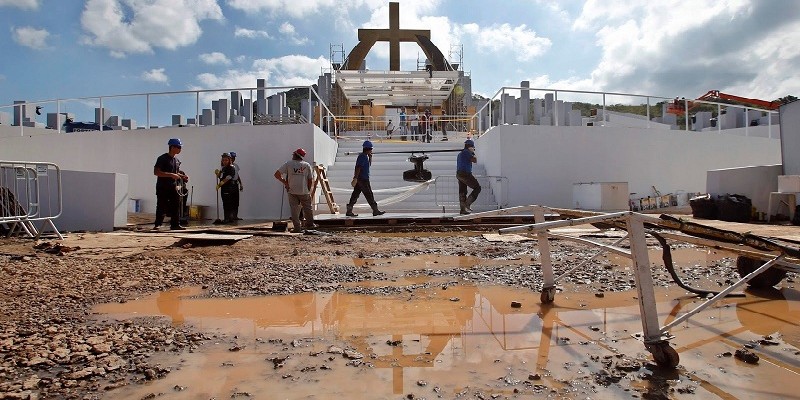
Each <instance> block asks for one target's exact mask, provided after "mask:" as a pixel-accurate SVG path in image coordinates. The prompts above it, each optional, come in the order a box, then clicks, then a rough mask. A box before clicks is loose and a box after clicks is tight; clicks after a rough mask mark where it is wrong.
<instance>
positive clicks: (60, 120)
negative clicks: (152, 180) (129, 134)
mask: <svg viewBox="0 0 800 400" xmlns="http://www.w3.org/2000/svg"><path fill="white" fill-rule="evenodd" d="M297 88H306V89H307V90H308V99H307V101H309V102H311V101H312V99H316V100H317V104H318V105H319V107H320V112H319V119H318V120H317V121H314V113H315V109H314V108H312V107H308V115H307V116H306V115H303V116H302V117H303V118H297V120H298V121H302V120H305V121H314V122H316V123H318V126H320V127H322V126H329V127H331V126H332V125H333V123H331V122H330V121H331V120H334V121H335V119H336V116H335V115H334V114H333V113H332V112H331V110H330V109H329V108H328V106H327V105H326V104H325V102H324V101H322V98H321V97H320V96H319V94H318V93H317V91H316V90H315V89H314V88H313V87H312V86H269V87H245V88H224V89H200V90H183V91H169V92H151V93H131V94H117V95H105V96H90V97H74V98H63V99H49V100H39V101H31V102H21V103H17V104H10V105H0V111H3V110H5V109H10V110H11V111H12V115H14V116H15V117H16V119H17V121H18V122H19V124H18V125H17V126H18V127H19V131H20V136H25V123H24V121H23V120H24V119H25V118H26V117H27V109H29V108H30V109H37V113H38V109H41V108H42V107H43V106H45V105H50V104H55V111H56V113H55V114H56V115H57V117H56V122H57V123H56V125H57V126H55V127H49V128H51V129H53V130H54V131H56V132H57V133H62V132H63V130H62V127H63V126H64V125H65V123H64V119H65V118H66V112H63V111H62V105H63V104H65V103H66V102H80V103H88V102H96V103H95V104H96V105H97V106H98V107H97V108H99V109H100V110H104V102H106V101H107V100H109V99H131V98H134V99H136V98H140V99H143V100H144V103H145V108H146V125H145V127H144V128H145V129H150V128H151V127H152V126H153V125H152V111H153V110H152V103H153V100H154V98H158V97H161V96H163V97H170V96H175V95H181V94H191V95H193V96H194V108H195V114H194V118H195V123H194V124H192V126H201V125H200V117H201V116H202V112H201V110H202V108H201V106H200V96H201V95H202V94H205V93H214V92H249V95H250V97H249V99H251V100H252V99H255V97H253V94H254V91H256V92H257V91H270V92H273V91H281V90H290V89H297ZM251 106H252V104H251ZM207 108H211V107H210V106H209V107H207ZM23 110H26V112H25V113H23ZM323 110H324V111H323ZM95 113H96V114H97V111H95ZM162 113H164V114H165V115H167V114H170V113H169V112H166V110H162ZM100 114H103V115H101V118H100V119H101V121H95V123H96V124H97V125H98V129H97V130H99V131H103V130H105V129H106V128H104V127H103V125H104V124H105V123H106V118H108V117H110V116H108V115H104V112H102V111H101V112H100ZM173 115H176V114H174V113H173ZM248 115H250V118H249V120H247V121H245V122H247V123H249V124H251V125H252V124H253V123H254V120H255V115H256V113H255V112H252V110H251V111H250V112H249V113H248ZM323 119H325V120H327V121H326V122H328V123H327V124H323ZM327 133H328V134H329V135H331V129H328V132H327Z"/></svg>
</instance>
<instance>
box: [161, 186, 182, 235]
mask: <svg viewBox="0 0 800 400" xmlns="http://www.w3.org/2000/svg"><path fill="white" fill-rule="evenodd" d="M179 203H180V196H179V195H178V190H177V189H176V188H175V186H169V187H160V188H159V187H157V188H156V222H155V225H156V226H160V225H161V224H163V223H164V216H165V215H166V216H169V223H170V225H171V226H172V227H173V228H174V227H177V226H179V225H180V221H178V209H179Z"/></svg>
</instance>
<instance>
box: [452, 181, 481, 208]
mask: <svg viewBox="0 0 800 400" xmlns="http://www.w3.org/2000/svg"><path fill="white" fill-rule="evenodd" d="M456 179H458V204H459V205H460V206H461V211H464V209H465V208H468V207H469V206H470V205H472V203H474V202H475V200H476V199H477V198H478V195H479V194H480V193H481V184H480V183H478V180H477V179H475V175H472V172H463V171H458V172H456ZM467 187H469V188H471V189H472V193H470V194H469V196H467Z"/></svg>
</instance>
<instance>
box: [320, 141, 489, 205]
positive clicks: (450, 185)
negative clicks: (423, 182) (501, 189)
mask: <svg viewBox="0 0 800 400" xmlns="http://www.w3.org/2000/svg"><path fill="white" fill-rule="evenodd" d="M448 136H450V135H449V134H448ZM464 136H465V135H464ZM464 136H462V137H461V138H458V139H457V140H452V141H448V142H435V143H421V142H401V141H379V140H372V142H373V146H374V151H373V157H372V165H371V167H370V184H371V186H372V189H373V190H378V191H379V190H381V189H393V188H400V187H409V186H414V185H417V184H418V183H417V182H407V181H404V180H403V171H406V170H411V169H413V168H414V164H412V163H411V162H409V161H408V157H409V156H410V152H415V154H422V153H423V152H425V151H433V150H459V151H460V149H462V148H463V141H464ZM454 139H455V138H454ZM362 142H363V140H342V141H340V142H339V150H338V152H337V155H336V162H335V163H334V165H332V166H331V167H330V168H329V169H328V180H329V182H330V185H331V187H332V188H335V189H344V190H343V191H338V190H337V191H335V192H334V199H335V200H336V202H337V203H338V204H339V205H340V207H341V208H344V205H345V204H346V203H347V202H348V200H349V199H350V193H351V190H352V189H351V187H350V181H351V179H352V177H353V169H354V167H355V162H356V158H357V156H358V153H360V152H361V145H362ZM383 152H399V153H394V154H385V153H383ZM426 154H427V155H428V157H429V159H428V160H426V161H425V163H424V165H425V169H427V170H429V171H431V174H432V176H433V178H434V179H435V178H436V177H441V178H440V184H441V185H445V186H447V187H445V186H442V187H441V188H439V200H440V201H443V202H444V203H445V209H446V211H447V212H457V211H458V194H457V186H456V185H457V184H456V181H455V178H454V176H455V172H456V171H455V169H456V158H457V157H458V151H453V152H434V153H426ZM473 173H474V174H475V176H477V177H479V180H480V177H481V176H484V175H485V169H484V168H483V166H482V165H480V164H476V165H474V166H473ZM488 186H489V185H483V191H482V192H481V195H480V197H478V201H476V202H475V204H473V205H472V209H473V211H486V210H491V209H496V208H497V203H496V202H495V200H494V194H493V193H492V188H491V187H488ZM397 194H398V192H397V191H392V192H389V193H380V192H378V193H375V200H377V201H378V202H380V201H381V200H383V199H385V198H388V197H392V196H395V195H397ZM358 203H361V204H363V203H366V200H365V199H364V196H363V195H361V197H360V198H359V200H358ZM381 209H382V210H388V211H393V212H398V211H429V212H441V211H442V206H441V205H438V206H437V192H436V187H435V185H430V186H429V187H428V188H427V189H423V190H422V191H420V192H418V193H416V194H414V195H413V196H411V197H409V198H408V199H405V200H403V201H401V202H399V203H395V204H389V205H382V206H381Z"/></svg>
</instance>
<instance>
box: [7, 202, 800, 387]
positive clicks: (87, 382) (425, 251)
mask: <svg viewBox="0 0 800 400" xmlns="http://www.w3.org/2000/svg"><path fill="white" fill-rule="evenodd" d="M393 217H394V218H393ZM678 217H680V218H684V219H686V220H692V218H691V216H688V215H679V216H678ZM392 219H394V221H395V222H394V223H390V222H388V221H389V220H392ZM445 219H446V218H445ZM522 220H524V218H523V219H518V220H513V219H511V220H506V221H505V222H503V221H502V220H491V221H487V220H482V221H481V222H477V223H468V222H462V223H452V222H447V221H443V220H442V219H438V220H437V219H436V218H432V219H431V220H430V221H427V222H426V221H422V220H420V221H417V222H416V223H409V222H408V221H405V220H404V219H403V218H400V217H399V216H392V215H389V214H387V215H386V216H385V218H383V219H378V220H375V221H373V222H372V223H368V224H363V225H359V224H349V225H348V224H346V223H345V222H343V221H333V222H324V221H320V225H321V226H320V228H318V230H316V231H312V232H308V233H307V234H292V233H288V232H278V231H274V230H272V229H271V225H272V224H271V223H269V222H264V221H241V222H240V223H239V225H237V226H226V225H212V224H202V225H195V226H194V227H192V229H190V230H188V231H182V232H171V231H156V232H154V231H151V230H150V229H149V228H150V223H151V221H152V216H150V215H142V214H136V215H131V217H130V219H129V221H130V227H129V229H125V230H118V231H115V232H110V233H69V234H67V235H66V237H65V239H64V240H63V241H62V240H55V239H53V238H45V239H41V240H38V241H33V240H31V239H26V238H4V239H0V265H2V274H3V275H2V277H3V279H2V282H0V304H2V308H1V309H0V321H2V328H0V398H4V399H5V398H8V399H33V398H89V399H91V398H132V399H178V398H180V399H183V398H192V399H210V398H259V399H260V398H263V399H278V398H280V399H284V398H287V399H295V398H308V399H312V398H313V399H339V398H365V399H422V398H427V399H434V398H445V399H455V398H458V399H495V398H503V399H505V398H508V399H515V398H565V399H585V398H592V399H618V398H645V399H671V398H678V399H683V398H687V399H745V398H747V399H749V398H800V397H798V393H800V379H799V378H800V290H798V288H797V282H798V276H797V274H794V273H789V274H788V275H787V277H786V278H785V279H784V280H783V281H782V282H781V283H780V284H779V285H777V286H776V287H775V288H774V289H770V290H749V289H748V290H746V291H740V293H738V294H739V296H738V297H731V298H729V299H725V300H723V301H721V302H720V303H717V304H715V305H714V306H712V307H710V308H709V309H707V310H705V311H703V312H701V313H699V314H697V315H696V316H694V317H692V319H691V320H690V321H689V322H686V323H684V324H681V325H680V326H679V327H676V328H675V329H673V330H672V332H671V333H672V334H673V335H674V338H673V339H671V340H670V343H671V345H672V346H673V347H674V348H675V349H676V350H677V351H678V353H679V354H680V357H681V362H680V365H679V366H678V368H677V369H674V370H672V369H669V370H667V369H662V368H659V367H657V366H656V365H655V364H654V363H652V361H651V360H652V357H651V355H650V354H649V353H648V352H647V351H646V350H645V348H644V346H643V344H642V342H641V341H640V340H637V333H638V332H641V330H642V325H641V321H640V312H639V307H638V302H637V300H636V290H635V279H634V276H633V269H632V267H631V263H630V261H629V260H627V259H625V258H621V257H617V256H614V255H605V256H601V257H599V258H597V259H596V260H595V261H593V262H591V263H590V264H589V265H587V266H586V267H585V268H583V269H581V270H578V271H575V272H573V273H572V274H570V275H569V276H568V277H567V278H565V279H564V280H563V281H561V282H559V284H558V293H557V295H556V299H555V303H554V304H553V305H550V306H547V305H542V304H541V301H540V297H539V289H540V288H541V282H542V276H541V268H540V265H541V264H540V258H539V255H540V253H539V251H538V248H537V246H536V241H535V240H534V239H533V238H532V237H528V236H525V235H497V229H498V227H499V226H503V224H505V226H509V225H513V224H515V223H518V222H519V221H522ZM206 222H207V223H208V222H211V221H206ZM523 222H527V221H523ZM697 222H700V223H703V224H706V225H708V226H714V227H719V228H721V229H726V230H731V231H736V232H742V233H743V232H750V233H752V234H756V235H760V236H766V237H771V238H777V239H779V240H781V241H783V242H785V243H790V244H800V228H799V227H796V226H792V225H767V224H737V223H729V222H721V221H710V220H697ZM569 231H570V233H571V234H574V235H579V236H582V237H587V238H592V239H593V240H598V241H604V242H609V243H610V242H612V241H614V240H616V239H618V238H620V237H621V235H622V234H623V232H620V231H618V230H614V229H598V228H594V227H591V226H587V227H581V228H570V229H569ZM648 244H649V245H650V246H651V253H650V254H651V257H650V261H651V264H652V270H653V279H654V281H655V285H656V295H657V301H658V312H659V321H660V322H661V323H662V324H664V323H665V321H668V320H670V319H674V318H676V317H677V316H680V315H682V314H684V313H686V312H688V311H690V310H691V309H692V308H694V307H696V306H697V305H699V304H701V302H702V301H703V299H700V298H698V297H697V296H694V295H692V294H691V293H688V292H686V291H684V290H682V289H680V288H678V287H677V286H676V285H675V284H674V283H673V282H672V279H671V277H670V276H669V274H668V273H667V271H666V270H665V269H664V267H663V265H662V264H661V262H660V248H659V247H658V243H657V242H656V241H654V240H653V241H650V240H648ZM551 246H552V249H551V251H552V254H553V262H554V267H555V270H556V275H559V274H560V273H561V272H563V271H565V270H567V269H569V268H571V267H572V266H574V265H575V264H576V263H578V262H580V261H581V260H583V259H585V258H587V257H589V256H590V255H592V254H594V252H595V251H596V249H594V248H590V247H587V246H582V245H579V244H576V243H573V242H569V241H563V240H559V241H553V242H552V243H551ZM673 261H674V262H675V264H676V267H677V270H678V272H679V273H680V274H681V276H682V278H683V279H684V281H685V282H689V283H690V284H691V285H692V286H695V287H701V288H706V289H712V290H720V289H722V288H724V287H726V286H728V285H730V284H731V283H732V282H734V281H736V280H737V279H738V274H737V273H736V268H735V261H736V256H735V255H734V254H732V253H727V252H724V251H719V250H714V249H708V248H699V247H695V246H692V245H686V244H677V243H676V244H675V245H674V247H673ZM754 356H757V357H754ZM756 358H757V359H756Z"/></svg>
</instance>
